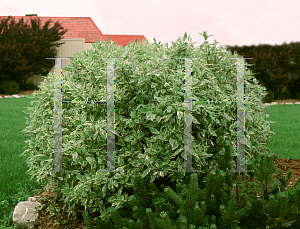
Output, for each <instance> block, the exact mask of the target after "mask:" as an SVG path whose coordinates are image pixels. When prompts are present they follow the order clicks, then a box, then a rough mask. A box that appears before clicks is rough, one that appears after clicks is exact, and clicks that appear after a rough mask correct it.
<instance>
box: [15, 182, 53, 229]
mask: <svg viewBox="0 0 300 229" xmlns="http://www.w3.org/2000/svg"><path fill="white" fill-rule="evenodd" d="M52 189H53V183H52V184H50V185H46V186H45V187H44V188H43V191H42V193H41V194H38V195H36V196H34V197H29V198H28V200H27V201H22V202H19V203H18V204H17V206H16V207H15V209H14V213H13V223H14V224H15V225H16V226H17V229H31V228H33V227H34V225H35V223H36V221H37V219H38V216H39V214H38V211H39V210H40V209H42V204H41V203H40V202H38V199H40V198H41V197H42V196H44V195H45V193H47V192H50V191H51V190H52Z"/></svg>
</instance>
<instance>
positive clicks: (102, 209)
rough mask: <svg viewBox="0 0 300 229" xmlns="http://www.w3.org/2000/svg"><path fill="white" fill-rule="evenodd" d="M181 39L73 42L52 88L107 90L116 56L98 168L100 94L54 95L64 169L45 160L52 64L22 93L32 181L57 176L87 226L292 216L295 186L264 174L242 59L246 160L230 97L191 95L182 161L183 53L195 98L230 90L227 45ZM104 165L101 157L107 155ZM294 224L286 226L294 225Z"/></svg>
mask: <svg viewBox="0 0 300 229" xmlns="http://www.w3.org/2000/svg"><path fill="white" fill-rule="evenodd" d="M203 36H204V38H205V42H204V43H203V44H202V45H201V46H199V47H194V45H193V43H192V42H190V38H189V37H188V41H189V42H186V41H185V40H186V38H187V35H186V34H185V35H184V37H183V39H180V38H179V39H178V40H177V41H176V42H172V43H173V45H172V46H171V47H170V48H169V47H168V46H164V45H161V44H160V43H156V40H155V39H154V44H146V42H145V41H143V43H142V44H138V43H137V42H133V43H130V44H129V45H128V46H126V47H122V46H117V45H115V44H114V43H109V42H98V43H96V44H95V45H94V46H93V49H91V50H88V51H84V52H82V53H77V54H76V55H75V56H74V57H72V58H71V63H70V65H69V66H68V67H66V68H65V70H66V72H65V74H64V75H63V77H62V99H63V100H68V101H106V100H107V77H108V68H107V65H108V61H107V60H108V59H105V58H115V57H118V58H120V59H115V60H114V85H115V90H114V101H115V114H114V115H115V123H114V127H115V131H114V133H115V135H116V137H115V153H114V158H115V168H114V169H115V170H123V171H124V172H119V171H117V172H109V171H107V172H99V171H100V170H105V169H107V157H106V156H107V154H106V153H107V147H106V146H107V141H106V137H107V135H106V127H107V105H106V104H105V103H87V102H86V103H63V104H62V110H63V113H62V161H63V163H62V169H63V170H70V171H71V172H56V173H55V172H47V171H50V170H53V168H54V148H55V147H54V140H53V139H54V133H55V130H54V122H53V120H54V112H53V110H54V76H53V75H52V74H51V73H50V74H49V75H48V76H47V77H46V80H45V81H44V82H43V83H42V84H41V86H40V88H41V90H40V91H38V92H37V94H35V97H38V98H39V99H38V100H37V101H33V102H31V107H29V108H28V110H29V113H28V114H29V116H30V117H29V119H28V120H29V121H27V122H26V123H27V124H28V126H27V127H26V129H25V130H24V132H25V133H27V134H28V135H29V136H30V140H27V141H26V143H27V149H26V150H25V151H24V152H23V154H22V156H26V157H27V163H28V165H29V167H30V170H29V171H28V173H29V174H31V175H32V177H33V178H34V177H35V178H36V179H37V181H44V180H46V181H49V182H58V183H59V186H58V189H57V190H55V192H60V193H62V195H63V199H64V201H65V207H66V209H67V210H68V211H69V214H70V215H73V216H76V212H75V211H74V210H73V207H74V206H75V204H81V205H83V206H84V207H85V209H86V212H84V217H85V219H86V224H87V225H88V227H89V228H94V226H93V225H92V224H93V223H92V222H91V221H90V219H89V216H88V213H91V212H99V213H100V218H99V219H93V220H94V222H95V223H97V225H96V226H97V228H268V226H269V228H275V227H278V228H279V226H280V227H284V226H291V225H292V224H293V226H294V225H298V224H297V222H298V221H297V219H298V218H297V217H299V213H298V211H299V207H300V204H299V203H300V202H299V198H300V191H299V190H297V189H299V188H298V186H297V185H298V183H296V186H295V188H294V189H293V190H291V191H289V192H283V191H281V190H284V188H285V187H286V185H287V182H288V179H289V178H290V175H291V174H288V177H287V178H285V177H283V176H282V174H277V175H278V179H276V180H275V181H272V178H273V173H274V172H275V167H274V165H273V159H274V157H275V155H274V157H273V156H272V155H271V153H270V152H269V149H267V148H266V146H265V144H266V141H267V139H268V138H269V137H270V136H272V135H273V134H275V133H273V132H272V131H271V130H270V123H269V122H268V121H266V120H265V107H264V105H263V104H262V102H261V99H262V96H265V95H266V94H267V93H266V89H265V88H263V87H261V86H260V85H259V84H258V81H257V80H255V78H254V77H253V74H252V73H251V71H249V70H248V69H247V64H246V65H245V75H244V77H245V133H244V134H245V161H246V167H245V169H246V170H254V172H253V173H249V174H248V173H246V172H241V173H233V172H228V170H235V169H236V163H235V158H236V142H237V123H236V119H237V113H236V110H237V104H236V103H234V102H233V103H224V102H221V103H205V102H202V103H193V106H192V116H193V119H192V122H193V126H192V137H193V151H192V154H193V155H192V156H193V157H192V160H193V161H192V168H193V169H194V170H201V172H198V173H188V172H176V170H184V155H185V154H184V153H185V152H184V114H185V113H184V112H185V108H184V105H183V104H184V98H185V94H184V92H185V91H184V88H185V78H184V77H185V62H184V61H185V60H184V59H176V58H184V57H188V58H191V57H199V59H193V60H192V89H193V90H192V98H193V100H195V101H204V100H205V101H207V100H213V101H224V100H233V101H236V98H237V93H236V88H237V81H236V77H237V68H236V60H234V59H230V58H232V57H237V54H236V53H235V54H231V53H230V52H228V51H226V50H224V49H223V48H217V47H216V44H217V42H216V40H215V43H214V44H213V45H211V44H208V42H207V41H206V39H207V35H206V33H205V32H204V35H203ZM110 165H111V164H110ZM295 228H296V227H295Z"/></svg>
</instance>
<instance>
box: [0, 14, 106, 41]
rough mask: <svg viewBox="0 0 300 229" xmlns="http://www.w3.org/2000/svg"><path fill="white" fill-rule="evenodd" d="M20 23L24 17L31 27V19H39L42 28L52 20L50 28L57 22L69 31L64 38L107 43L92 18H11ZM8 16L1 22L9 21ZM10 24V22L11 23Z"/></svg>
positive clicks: (0, 17) (3, 17)
mask: <svg viewBox="0 0 300 229" xmlns="http://www.w3.org/2000/svg"><path fill="white" fill-rule="evenodd" d="M11 17H12V18H14V19H15V21H16V22H18V21H19V20H20V19H21V18H22V17H23V18H24V23H27V24H29V25H31V23H30V18H39V19H40V21H41V27H43V26H44V24H45V23H46V22H47V21H48V20H50V19H51V22H50V24H49V26H48V28H50V27H52V26H54V23H55V22H59V23H60V24H61V26H62V27H63V28H64V29H65V30H66V29H68V31H67V32H66V33H65V34H64V35H63V36H62V38H85V43H94V42H97V41H98V39H99V40H100V41H106V39H105V37H104V35H103V33H102V32H101V31H100V30H99V28H98V27H97V26H96V24H95V23H94V21H93V20H92V19H91V18H90V17H40V16H11ZM7 18H8V16H0V20H2V19H7ZM9 22H10V21H9Z"/></svg>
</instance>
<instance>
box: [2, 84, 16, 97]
mask: <svg viewBox="0 0 300 229" xmlns="http://www.w3.org/2000/svg"><path fill="white" fill-rule="evenodd" d="M18 93H19V84H18V83H17V82H16V81H4V83H3V84H0V94H7V95H12V94H18Z"/></svg>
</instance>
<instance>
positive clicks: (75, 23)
mask: <svg viewBox="0 0 300 229" xmlns="http://www.w3.org/2000/svg"><path fill="white" fill-rule="evenodd" d="M11 17H12V18H14V20H15V22H16V23H17V22H18V21H19V20H20V19H21V18H22V17H23V18H24V24H25V23H27V24H28V25H31V23H30V19H31V18H37V17H38V18H39V19H40V22H41V25H40V26H41V27H42V26H43V25H44V24H45V23H46V22H47V21H49V20H51V22H50V24H49V26H48V28H51V27H53V26H54V24H55V22H59V23H60V25H61V26H62V27H63V28H64V29H65V30H68V31H67V32H66V33H65V34H64V35H63V36H62V39H61V40H60V41H59V42H65V43H64V44H62V45H60V46H59V47H58V48H57V49H58V55H57V56H56V57H71V56H73V55H74V54H76V52H82V51H84V50H88V49H91V48H92V44H94V43H96V42H97V41H98V39H99V41H108V36H109V37H110V40H111V41H113V42H116V45H122V46H123V47H124V46H126V45H128V44H129V43H130V42H134V41H135V40H136V39H137V40H138V43H141V42H142V41H143V39H145V40H146V41H147V43H149V42H148V40H147V39H146V38H145V36H143V35H110V34H103V33H102V31H101V30H100V29H99V28H98V27H97V25H96V24H95V23H94V21H93V20H92V19H91V18H90V17H40V16H37V14H26V15H25V17H24V16H11ZM7 18H8V16H0V21H1V20H3V19H7ZM9 23H10V21H9ZM53 61H54V60H53ZM69 63H70V60H69V59H65V60H62V68H63V67H65V66H67V65H68V64H69ZM51 72H52V73H53V72H54V67H53V69H52V70H51ZM30 81H33V83H35V84H38V83H40V82H42V81H44V78H43V76H33V77H31V78H29V79H28V82H30Z"/></svg>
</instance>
